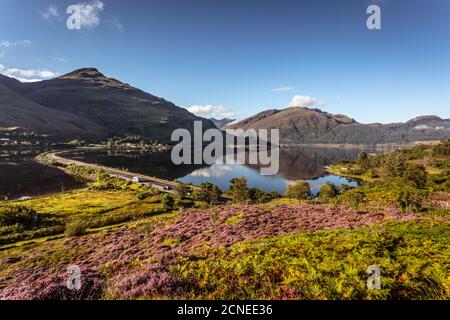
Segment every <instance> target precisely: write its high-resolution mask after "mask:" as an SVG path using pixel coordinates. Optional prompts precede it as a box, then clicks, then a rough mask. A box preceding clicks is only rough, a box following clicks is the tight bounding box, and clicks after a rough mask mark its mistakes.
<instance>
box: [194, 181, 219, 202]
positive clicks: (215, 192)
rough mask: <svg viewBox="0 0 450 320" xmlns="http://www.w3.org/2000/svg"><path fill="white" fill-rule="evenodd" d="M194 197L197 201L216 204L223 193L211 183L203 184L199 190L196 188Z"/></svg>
mask: <svg viewBox="0 0 450 320" xmlns="http://www.w3.org/2000/svg"><path fill="white" fill-rule="evenodd" d="M192 197H193V198H194V200H196V201H203V202H207V203H210V204H216V203H218V202H219V201H220V198H221V197H222V191H220V189H219V188H218V187H217V186H216V185H214V184H212V183H209V182H205V183H202V184H201V185H200V187H199V188H196V189H195V190H194V192H193V194H192Z"/></svg>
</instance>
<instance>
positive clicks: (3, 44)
mask: <svg viewBox="0 0 450 320" xmlns="http://www.w3.org/2000/svg"><path fill="white" fill-rule="evenodd" d="M31 44H32V42H31V41H30V40H19V41H14V42H11V41H7V40H1V41H0V48H13V47H19V46H21V47H30V46H31Z"/></svg>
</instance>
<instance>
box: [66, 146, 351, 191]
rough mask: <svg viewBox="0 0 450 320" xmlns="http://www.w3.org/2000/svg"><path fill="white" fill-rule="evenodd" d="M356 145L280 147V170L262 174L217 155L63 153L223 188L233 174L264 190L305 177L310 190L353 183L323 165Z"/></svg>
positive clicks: (347, 153)
mask: <svg viewBox="0 0 450 320" xmlns="http://www.w3.org/2000/svg"><path fill="white" fill-rule="evenodd" d="M359 152H360V150H359V149H339V148H313V147H298V148H290V149H281V150H280V170H279V173H278V174H277V175H275V176H262V175H260V174H259V172H260V170H259V169H260V168H259V166H258V165H252V166H250V165H237V164H223V162H224V161H223V159H218V160H217V161H216V163H215V164H214V165H212V166H208V165H197V166H194V165H181V166H176V165H173V164H172V162H171V160H170V151H169V152H162V153H161V152H159V153H140V152H135V151H129V152H126V151H125V152H118V151H107V150H100V151H73V152H70V153H68V154H66V155H65V156H66V157H68V158H71V159H74V160H80V161H85V162H90V163H98V164H102V165H105V166H110V167H115V168H127V169H129V171H131V172H136V173H142V174H146V175H149V176H154V177H159V178H163V179H169V180H179V181H181V182H185V183H189V182H191V183H193V184H196V185H199V184H201V183H202V182H211V183H214V184H215V185H217V186H218V187H219V188H221V189H222V190H226V189H227V188H228V186H229V181H230V180H231V179H232V178H235V177H241V176H245V177H246V178H247V180H248V184H249V186H250V187H258V188H261V189H263V190H266V191H273V190H275V191H278V192H280V193H284V191H285V189H286V186H287V185H289V184H290V183H292V182H293V181H295V180H299V179H302V180H307V181H308V182H309V183H310V185H311V188H312V191H313V193H317V192H318V190H319V189H320V187H321V186H322V185H323V184H324V183H326V182H328V181H330V182H333V183H334V184H336V185H341V184H348V185H351V186H356V185H357V182H356V181H354V180H349V179H346V178H343V177H338V176H335V175H330V174H327V173H326V171H325V166H327V165H331V164H335V163H337V162H339V161H341V160H353V159H356V157H357V156H358V154H359Z"/></svg>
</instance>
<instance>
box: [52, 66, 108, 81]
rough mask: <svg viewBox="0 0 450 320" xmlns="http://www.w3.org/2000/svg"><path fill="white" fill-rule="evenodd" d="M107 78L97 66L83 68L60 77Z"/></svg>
mask: <svg viewBox="0 0 450 320" xmlns="http://www.w3.org/2000/svg"><path fill="white" fill-rule="evenodd" d="M95 78H106V77H105V76H104V75H103V74H102V73H101V72H100V71H98V70H97V69H96V68H81V69H77V70H74V71H72V72H69V73H67V74H65V75H62V76H61V77H59V79H95Z"/></svg>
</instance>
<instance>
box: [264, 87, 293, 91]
mask: <svg viewBox="0 0 450 320" xmlns="http://www.w3.org/2000/svg"><path fill="white" fill-rule="evenodd" d="M294 89H295V88H294V87H279V88H274V89H272V90H270V91H272V92H289V91H292V90H294Z"/></svg>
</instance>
